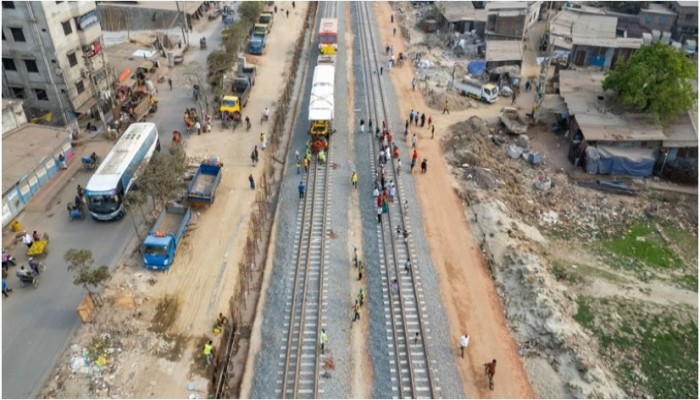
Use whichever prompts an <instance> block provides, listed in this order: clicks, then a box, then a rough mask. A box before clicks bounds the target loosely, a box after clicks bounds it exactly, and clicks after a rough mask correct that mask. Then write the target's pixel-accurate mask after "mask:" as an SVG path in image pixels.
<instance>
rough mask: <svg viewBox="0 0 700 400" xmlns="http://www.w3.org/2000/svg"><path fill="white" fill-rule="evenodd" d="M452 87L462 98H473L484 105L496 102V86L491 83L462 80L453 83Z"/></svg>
mask: <svg viewBox="0 0 700 400" xmlns="http://www.w3.org/2000/svg"><path fill="white" fill-rule="evenodd" d="M454 87H455V89H457V91H458V92H459V93H460V94H461V95H462V96H469V97H473V98H475V99H477V100H481V101H483V102H485V103H495V102H496V100H498V85H494V84H493V83H482V82H479V81H476V80H474V79H469V78H463V79H462V81H460V82H455V84H454Z"/></svg>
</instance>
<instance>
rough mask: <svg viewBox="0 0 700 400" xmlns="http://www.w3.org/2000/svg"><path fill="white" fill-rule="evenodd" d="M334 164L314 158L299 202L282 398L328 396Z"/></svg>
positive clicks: (329, 12)
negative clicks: (324, 344) (325, 340)
mask: <svg viewBox="0 0 700 400" xmlns="http://www.w3.org/2000/svg"><path fill="white" fill-rule="evenodd" d="M338 7H339V3H338V2H329V3H326V4H325V6H324V7H323V10H322V12H321V17H322V18H336V17H337V14H338ZM312 48H313V47H312ZM312 90H313V89H312ZM312 96H313V95H312ZM331 162H332V153H331V152H330V151H328V152H327V156H326V161H325V162H323V163H322V162H319V159H318V158H317V157H315V156H314V157H311V162H310V165H309V168H308V173H306V174H305V180H306V182H305V185H304V186H305V194H304V197H303V198H300V199H299V207H298V211H297V232H296V235H295V239H294V252H293V254H291V255H290V256H291V257H290V267H291V268H290V272H289V274H290V277H289V279H290V282H291V290H290V292H289V294H288V297H287V303H286V306H285V315H287V319H286V321H285V324H284V331H285V332H286V334H287V339H286V342H285V344H284V345H283V346H282V348H281V352H280V362H279V366H280V367H281V369H280V371H279V376H278V379H277V385H278V388H277V389H276V394H277V395H278V396H279V397H281V398H318V397H319V395H320V394H322V393H323V387H322V384H321V382H322V381H321V380H320V379H319V378H320V374H321V369H322V366H323V363H324V357H323V355H322V354H321V350H320V347H319V345H318V343H319V337H320V332H321V329H322V327H323V326H324V322H325V312H326V309H327V290H326V288H325V285H326V284H325V283H324V275H325V274H326V272H327V270H328V262H327V259H328V257H327V254H326V251H327V247H328V243H327V240H328V226H329V212H328V210H329V207H330V201H331V194H330V191H329V184H330V182H331V179H332V176H331V170H330V169H329V165H330V164H331ZM300 197H301V196H300Z"/></svg>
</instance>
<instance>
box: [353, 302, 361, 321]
mask: <svg viewBox="0 0 700 400" xmlns="http://www.w3.org/2000/svg"><path fill="white" fill-rule="evenodd" d="M353 310H354V311H355V316H354V317H353V318H352V322H355V321H357V320H358V319H360V302H359V301H357V300H355V305H354V306H353Z"/></svg>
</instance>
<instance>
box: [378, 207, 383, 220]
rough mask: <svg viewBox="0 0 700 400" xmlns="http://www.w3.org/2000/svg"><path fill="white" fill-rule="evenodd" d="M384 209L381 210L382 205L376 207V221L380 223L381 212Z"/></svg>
mask: <svg viewBox="0 0 700 400" xmlns="http://www.w3.org/2000/svg"><path fill="white" fill-rule="evenodd" d="M383 212H384V210H382V206H379V207H377V223H378V224H381V223H382V213H383Z"/></svg>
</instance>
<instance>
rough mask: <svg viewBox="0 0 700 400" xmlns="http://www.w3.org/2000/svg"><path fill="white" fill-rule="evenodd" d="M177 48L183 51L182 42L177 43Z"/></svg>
mask: <svg viewBox="0 0 700 400" xmlns="http://www.w3.org/2000/svg"><path fill="white" fill-rule="evenodd" d="M177 48H178V49H181V48H182V40H178V41H177Z"/></svg>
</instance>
